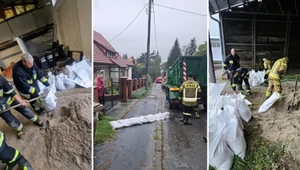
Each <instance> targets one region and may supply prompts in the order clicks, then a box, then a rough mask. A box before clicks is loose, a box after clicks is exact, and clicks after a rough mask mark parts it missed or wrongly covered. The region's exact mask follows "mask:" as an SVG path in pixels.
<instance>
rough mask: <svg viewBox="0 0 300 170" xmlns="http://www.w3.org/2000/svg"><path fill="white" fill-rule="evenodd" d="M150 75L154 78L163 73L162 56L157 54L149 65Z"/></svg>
mask: <svg viewBox="0 0 300 170" xmlns="http://www.w3.org/2000/svg"><path fill="white" fill-rule="evenodd" d="M149 75H150V76H151V77H152V78H153V80H154V79H155V78H156V77H158V76H160V75H161V56H160V55H156V56H155V57H154V59H153V61H152V62H151V63H150V66H149Z"/></svg>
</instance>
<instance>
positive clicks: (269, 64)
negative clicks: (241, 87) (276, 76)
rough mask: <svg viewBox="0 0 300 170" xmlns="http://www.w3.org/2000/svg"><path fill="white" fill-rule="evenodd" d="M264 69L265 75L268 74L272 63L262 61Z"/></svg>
mask: <svg viewBox="0 0 300 170" xmlns="http://www.w3.org/2000/svg"><path fill="white" fill-rule="evenodd" d="M264 68H265V70H266V74H269V73H270V71H271V69H272V62H271V61H270V60H266V61H264Z"/></svg>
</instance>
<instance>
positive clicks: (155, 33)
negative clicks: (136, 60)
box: [153, 6, 158, 52]
mask: <svg viewBox="0 0 300 170" xmlns="http://www.w3.org/2000/svg"><path fill="white" fill-rule="evenodd" d="M153 21H154V35H155V44H156V51H157V52H158V45H157V35H156V22H155V10H154V6H153Z"/></svg>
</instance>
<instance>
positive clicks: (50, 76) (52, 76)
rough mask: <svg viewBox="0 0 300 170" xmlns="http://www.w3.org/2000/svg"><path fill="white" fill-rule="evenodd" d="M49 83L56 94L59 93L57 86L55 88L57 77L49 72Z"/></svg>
mask: <svg viewBox="0 0 300 170" xmlns="http://www.w3.org/2000/svg"><path fill="white" fill-rule="evenodd" d="M48 82H49V84H50V88H51V90H52V91H53V93H54V94H55V93H56V91H57V89H56V86H55V76H54V75H53V74H52V73H51V72H48Z"/></svg>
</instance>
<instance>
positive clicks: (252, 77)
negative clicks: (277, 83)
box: [249, 70, 265, 86]
mask: <svg viewBox="0 0 300 170" xmlns="http://www.w3.org/2000/svg"><path fill="white" fill-rule="evenodd" d="M264 75H265V71H257V72H255V70H252V71H250V72H249V84H250V86H260V85H261V84H262V83H264Z"/></svg>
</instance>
